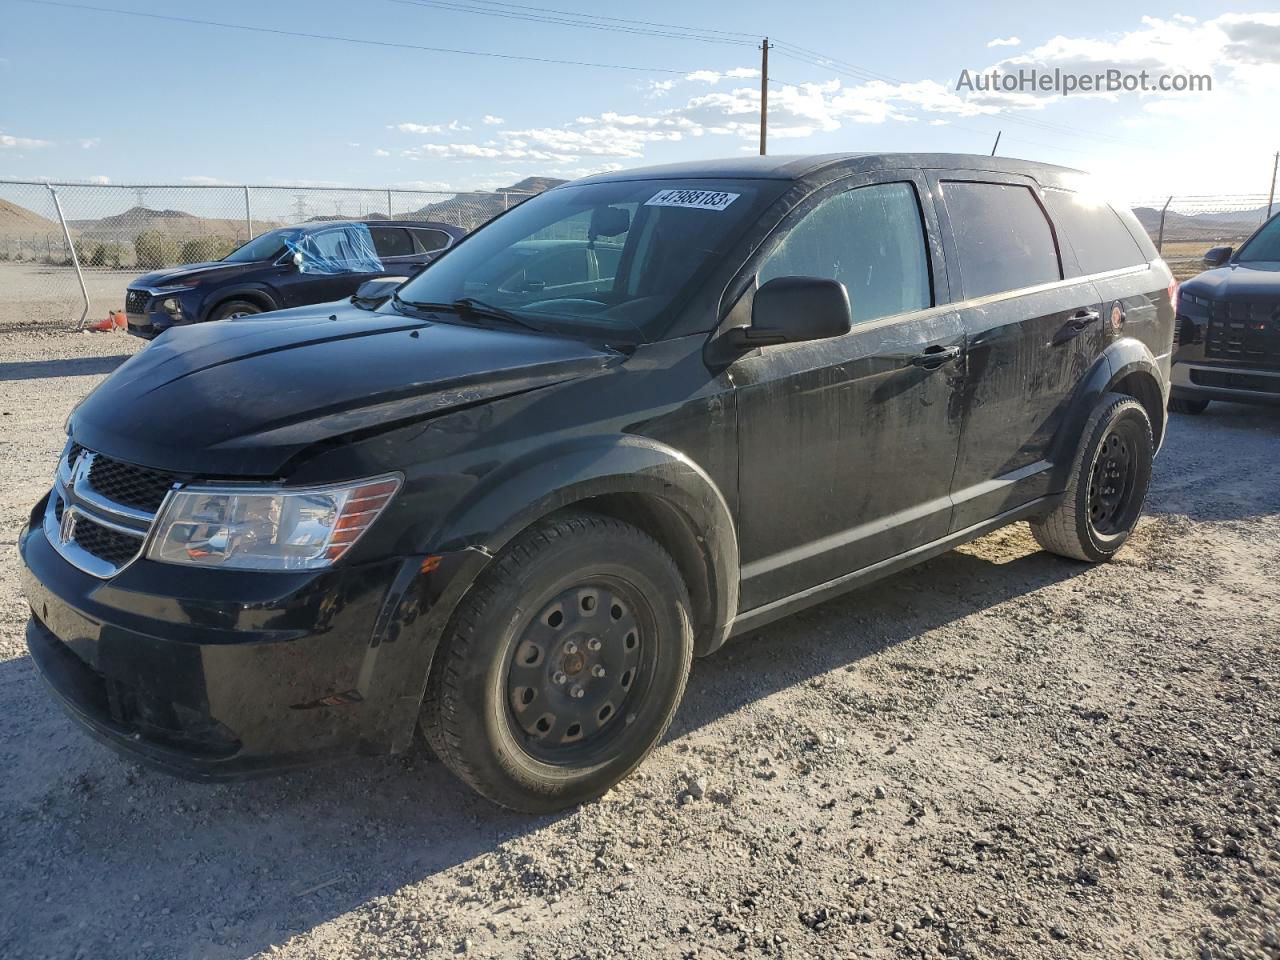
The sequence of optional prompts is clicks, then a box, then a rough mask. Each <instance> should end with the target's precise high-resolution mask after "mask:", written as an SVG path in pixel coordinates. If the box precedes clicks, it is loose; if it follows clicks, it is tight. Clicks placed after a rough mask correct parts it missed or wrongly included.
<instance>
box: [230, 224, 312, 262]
mask: <svg viewBox="0 0 1280 960" xmlns="http://www.w3.org/2000/svg"><path fill="white" fill-rule="evenodd" d="M296 232H297V231H296V230H271V231H268V232H267V233H264V234H262V235H261V236H258V237H254V238H253V239H252V240H250V241H249V242H248V243H246V244H245V245H244V246H243V247H238V248H236V249H235V250H232V251H231V252H230V253H228V254H227V255H226V256H225V257H223V258H222V259H223V260H224V261H226V262H229V263H253V262H254V261H256V260H274V259H275V258H276V257H278V256H280V254H282V253H284V239H285V237H286V236H288V235H290V234H292V233H296Z"/></svg>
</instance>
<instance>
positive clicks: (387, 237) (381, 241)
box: [369, 227, 413, 260]
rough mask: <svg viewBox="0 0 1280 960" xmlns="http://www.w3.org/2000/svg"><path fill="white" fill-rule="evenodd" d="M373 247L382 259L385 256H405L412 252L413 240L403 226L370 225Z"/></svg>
mask: <svg viewBox="0 0 1280 960" xmlns="http://www.w3.org/2000/svg"><path fill="white" fill-rule="evenodd" d="M369 232H370V233H371V234H373V249H374V250H376V251H378V256H380V257H382V258H383V259H384V260H385V259H386V258H387V257H407V256H409V255H411V254H412V253H413V240H412V239H410V237H409V231H407V230H405V229H404V228H403V227H370V228H369Z"/></svg>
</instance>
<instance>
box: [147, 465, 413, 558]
mask: <svg viewBox="0 0 1280 960" xmlns="http://www.w3.org/2000/svg"><path fill="white" fill-rule="evenodd" d="M399 489H400V477H399V476H389V477H376V478H374V479H371V480H357V481H354V482H352V483H350V484H341V485H334V486H325V487H307V488H301V489H297V490H288V489H286V488H282V487H230V486H222V487H218V486H207V487H185V488H183V489H181V490H177V491H175V492H174V493H172V494H171V495H170V496H169V499H168V500H167V501H166V503H165V506H164V509H163V511H162V512H161V514H160V517H159V518H158V519H157V521H156V533H155V536H154V537H153V538H152V540H151V546H150V547H149V548H148V550H147V557H148V558H149V559H151V560H159V561H161V562H162V563H185V564H193V565H195V566H203V567H224V568H228V569H235V570H316V569H319V568H320V567H327V566H329V565H330V564H331V563H333V562H334V561H335V560H337V559H338V558H339V557H341V556H342V555H343V554H344V553H346V552H347V551H348V550H349V549H351V546H352V545H353V544H354V543H355V542H356V541H357V540H359V539H360V536H361V534H363V533H364V532H365V531H366V530H368V529H369V527H370V526H372V524H373V522H374V521H375V520H376V519H378V515H379V514H381V513H382V511H383V510H384V509H385V508H386V506H387V504H388V503H390V502H391V498H392V497H394V496H395V495H396V491H397V490H399Z"/></svg>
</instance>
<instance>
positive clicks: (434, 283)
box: [385, 179, 786, 342]
mask: <svg viewBox="0 0 1280 960" xmlns="http://www.w3.org/2000/svg"><path fill="white" fill-rule="evenodd" d="M785 188H786V183H785V182H784V181H759V180H719V179H715V180H689V181H681V180H618V181H606V182H602V183H587V184H582V185H580V186H568V187H558V188H556V189H555V190H549V191H547V192H546V193H543V194H540V195H539V196H537V197H533V198H532V199H530V200H527V201H525V202H524V203H522V204H520V206H518V207H515V208H513V209H512V210H511V211H510V212H508V213H506V214H504V215H502V216H501V217H499V218H497V219H496V220H494V221H493V222H492V223H489V224H487V225H485V226H484V227H482V228H480V229H479V230H478V231H476V232H475V233H474V234H473V235H471V236H470V237H468V239H467V242H466V243H464V244H461V245H460V246H458V247H457V248H456V249H453V250H450V251H449V255H448V256H447V257H442V258H441V259H440V260H438V261H437V262H435V263H433V264H432V265H431V268H430V269H429V270H424V271H422V273H420V274H418V276H416V277H415V278H414V279H412V280H410V281H409V282H408V283H406V284H405V285H404V286H403V287H401V288H400V290H399V291H398V293H399V299H400V301H402V302H403V304H405V305H408V306H407V308H411V305H412V304H414V303H423V304H449V303H454V302H456V301H459V300H462V299H464V298H465V299H470V300H475V301H481V302H483V303H484V304H486V305H488V306H492V307H498V308H501V309H502V310H504V311H507V312H508V313H512V314H515V315H516V316H517V317H518V318H519V319H521V320H522V321H525V322H527V323H530V324H531V325H534V326H537V327H541V328H545V329H549V330H555V331H557V332H565V333H576V332H581V333H585V334H592V333H594V334H599V335H604V336H608V337H625V338H626V339H630V340H635V341H637V342H639V341H647V340H653V339H657V338H659V337H660V336H661V334H662V333H663V332H664V331H665V329H666V328H667V327H668V326H669V325H670V322H671V320H672V319H673V311H674V309H675V307H676V305H677V303H678V302H680V301H681V300H682V298H683V297H684V296H686V295H687V294H688V293H690V292H692V291H693V290H694V289H695V288H696V286H697V284H698V283H699V282H700V281H701V280H702V279H703V278H704V277H705V276H707V274H708V273H709V272H710V271H711V270H713V269H714V268H715V267H716V266H717V265H718V264H720V263H721V262H722V261H723V259H724V257H725V255H726V252H727V251H728V249H729V248H730V247H731V246H732V244H733V243H734V242H735V241H736V239H737V238H738V237H739V236H740V235H741V234H742V232H743V231H744V230H745V229H746V227H747V226H748V225H749V224H750V223H751V222H752V221H753V220H755V219H757V218H758V217H759V216H760V214H761V212H762V211H763V209H764V208H765V207H766V206H767V205H768V204H769V203H770V202H771V201H772V200H774V199H776V198H777V196H779V195H780V194H781V193H782V192H783V190H785ZM385 309H395V306H394V304H389V305H388V306H387V307H386V308H385Z"/></svg>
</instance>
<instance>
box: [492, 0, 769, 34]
mask: <svg viewBox="0 0 1280 960" xmlns="http://www.w3.org/2000/svg"><path fill="white" fill-rule="evenodd" d="M470 2H471V3H476V4H484V5H485V6H490V7H507V8H510V9H515V10H537V11H539V12H541V13H554V14H559V15H562V16H566V17H574V18H577V19H580V20H604V21H609V22H612V23H625V24H631V25H633V26H644V27H659V28H661V29H664V30H682V31H685V32H687V33H689V32H692V33H701V34H719V35H721V36H726V37H740V38H742V39H744V40H745V41H747V42H750V43H753V44H754V43H755V42H756V41H757V39H758V35H757V34H754V33H744V32H743V31H741V30H717V29H714V28H712V27H686V26H679V25H677V24H673V23H657V22H655V21H652V20H631V19H628V18H626V17H608V16H605V15H603V14H599V13H579V12H577V11H571V10H553V9H551V8H549V7H535V6H531V5H529V4H523V3H504V2H500V0H470Z"/></svg>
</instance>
